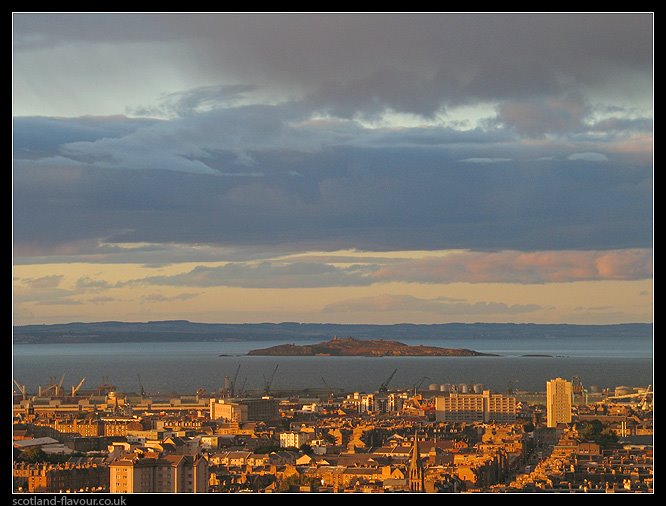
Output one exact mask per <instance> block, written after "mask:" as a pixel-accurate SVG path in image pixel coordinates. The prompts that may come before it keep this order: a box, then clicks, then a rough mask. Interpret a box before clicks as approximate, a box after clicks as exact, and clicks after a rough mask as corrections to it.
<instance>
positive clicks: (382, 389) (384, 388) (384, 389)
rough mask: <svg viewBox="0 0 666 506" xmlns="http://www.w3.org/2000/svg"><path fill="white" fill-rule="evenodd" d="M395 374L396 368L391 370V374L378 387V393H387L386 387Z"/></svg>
mask: <svg viewBox="0 0 666 506" xmlns="http://www.w3.org/2000/svg"><path fill="white" fill-rule="evenodd" d="M397 372H398V368H397V367H396V368H395V369H393V372H392V373H391V375H390V376H389V377H388V379H387V380H386V381H385V382H384V383H382V384H381V385H380V386H379V391H380V392H388V387H389V385H390V384H391V380H392V379H393V376H395V373H397Z"/></svg>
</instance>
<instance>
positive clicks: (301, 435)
mask: <svg viewBox="0 0 666 506" xmlns="http://www.w3.org/2000/svg"><path fill="white" fill-rule="evenodd" d="M311 438H312V435H311V434H308V433H306V432H297V431H294V430H292V431H289V432H282V433H281V434H280V447H281V448H289V447H295V448H300V447H301V446H302V445H304V444H305V443H307V442H308V441H310V439H311Z"/></svg>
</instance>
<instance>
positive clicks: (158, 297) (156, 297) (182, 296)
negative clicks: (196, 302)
mask: <svg viewBox="0 0 666 506" xmlns="http://www.w3.org/2000/svg"><path fill="white" fill-rule="evenodd" d="M198 295H200V294H199V293H179V294H178V295H163V294H161V293H151V294H149V295H146V296H144V297H141V300H142V301H144V302H171V301H174V300H177V301H186V300H190V299H193V298H195V297H197V296H198Z"/></svg>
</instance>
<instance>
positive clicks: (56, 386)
mask: <svg viewBox="0 0 666 506" xmlns="http://www.w3.org/2000/svg"><path fill="white" fill-rule="evenodd" d="M64 382H65V373H62V376H60V381H58V383H56V382H55V376H51V380H50V384H49V386H48V387H46V388H42V386H41V385H40V386H39V387H38V395H39V396H40V397H42V396H44V395H46V394H48V393H49V392H50V391H51V390H53V394H54V395H55V396H56V397H58V396H59V395H62V384H63V383H64Z"/></svg>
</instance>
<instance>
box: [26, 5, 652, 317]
mask: <svg viewBox="0 0 666 506" xmlns="http://www.w3.org/2000/svg"><path fill="white" fill-rule="evenodd" d="M653 99H654V91H653V16H652V15H651V14H436V13H429V14H211V13H207V14H115V13H114V14H32V13H26V14H19V13H17V14H14V15H13V296H14V300H13V310H14V313H13V314H14V323H15V324H16V325H23V324H32V323H63V322H71V321H106V320H123V321H149V320H169V319H188V320H191V321H199V322H230V323H242V322H281V321H301V322H337V323H399V322H413V323H446V322H535V323H581V324H607V323H621V322H651V321H652V319H653V316H652V315H653Z"/></svg>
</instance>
